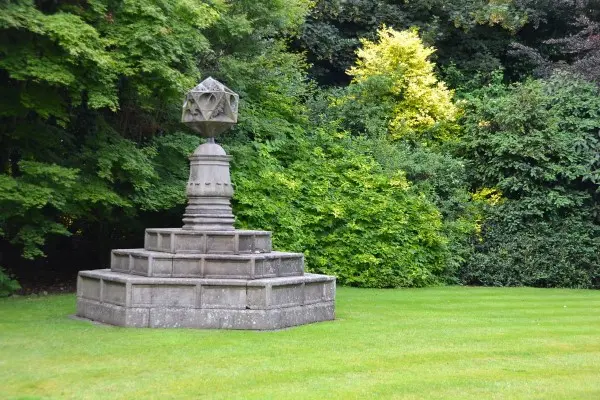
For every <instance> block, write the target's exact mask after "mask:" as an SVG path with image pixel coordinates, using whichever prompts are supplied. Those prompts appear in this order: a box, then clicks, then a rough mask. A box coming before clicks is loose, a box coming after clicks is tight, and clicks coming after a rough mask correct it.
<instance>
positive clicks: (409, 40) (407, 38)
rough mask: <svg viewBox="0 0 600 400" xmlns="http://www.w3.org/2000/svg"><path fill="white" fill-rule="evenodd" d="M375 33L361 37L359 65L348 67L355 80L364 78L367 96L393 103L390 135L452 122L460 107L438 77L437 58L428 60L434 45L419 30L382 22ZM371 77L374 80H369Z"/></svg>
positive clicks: (415, 133) (412, 133)
mask: <svg viewBox="0 0 600 400" xmlns="http://www.w3.org/2000/svg"><path fill="white" fill-rule="evenodd" d="M377 34H378V41H377V43H375V42H371V41H369V40H361V44H362V47H361V48H360V49H359V50H358V51H357V55H358V60H357V62H356V65H355V66H353V67H352V68H350V69H349V70H348V71H347V73H348V74H349V75H351V76H352V77H353V83H357V84H359V85H360V84H363V91H365V92H366V95H367V96H366V97H367V101H373V100H376V99H377V98H378V97H379V98H381V99H385V100H387V101H390V102H391V103H392V104H393V112H392V114H391V116H390V127H389V132H390V137H391V138H392V139H400V138H403V137H418V136H419V134H421V133H422V132H424V131H427V130H431V128H433V127H434V126H436V125H439V124H443V123H448V122H452V121H453V120H454V119H455V118H456V113H457V110H456V107H455V106H454V103H453V102H452V92H451V91H449V90H448V89H447V88H446V86H445V84H444V83H443V82H439V81H438V80H437V78H436V77H435V75H434V73H433V69H434V64H433V63H432V62H431V61H429V60H428V58H429V57H430V56H431V54H433V52H434V49H433V48H430V47H425V46H424V45H423V42H422V41H421V39H420V38H419V36H418V34H417V32H416V31H402V32H398V31H395V30H393V29H390V28H386V27H384V28H382V29H380V30H379V31H377ZM372 79H375V82H376V85H374V84H366V85H365V83H366V82H368V81H369V80H372ZM363 97H364V96H363ZM353 100H354V99H352V98H351V99H350V101H353ZM441 139H443V136H442V138H441Z"/></svg>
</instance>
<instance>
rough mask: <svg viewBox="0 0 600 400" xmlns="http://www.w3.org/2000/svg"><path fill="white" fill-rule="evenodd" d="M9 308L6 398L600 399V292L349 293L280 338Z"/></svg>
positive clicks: (68, 304) (37, 306) (0, 390)
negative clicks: (129, 325)
mask: <svg viewBox="0 0 600 400" xmlns="http://www.w3.org/2000/svg"><path fill="white" fill-rule="evenodd" d="M74 309H75V297H74V296H73V295H61V296H49V297H36V298H31V297H30V298H16V299H15V298H11V299H3V300H0V398H2V399H197V398H215V399H235V398H244V399H265V398H267V399H268V398H271V399H283V398H286V399H299V398H302V399H304V398H311V399H323V398H326V399H353V398H406V399H491V398H497V399H504V398H506V399H509V398H510V399H512V398H517V399H518V398H521V399H600V292H598V291H585V290H556V289H530V288H514V289H499V288H461V287H446V288H430V289H415V290H364V289H363V290H361V289H350V288H339V289H338V297H337V320H336V321H334V322H326V323H320V324H315V325H308V326H303V327H298V328H294V329H289V330H284V331H278V332H239V331H197V330H150V329H124V328H115V327H110V326H100V325H93V324H91V323H89V322H86V321H77V320H73V319H69V318H67V316H68V315H69V314H72V313H73V312H74Z"/></svg>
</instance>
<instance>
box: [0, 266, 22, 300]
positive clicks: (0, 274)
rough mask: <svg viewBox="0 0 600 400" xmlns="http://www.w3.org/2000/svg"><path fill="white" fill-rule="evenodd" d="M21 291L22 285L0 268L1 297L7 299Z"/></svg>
mask: <svg viewBox="0 0 600 400" xmlns="http://www.w3.org/2000/svg"><path fill="white" fill-rule="evenodd" d="M19 289H21V285H19V282H17V281H16V280H15V279H13V278H12V276H11V275H10V274H9V273H8V272H6V271H5V270H4V269H3V268H2V267H0V297H6V296H9V295H10V294H12V293H13V292H15V291H17V290H19Z"/></svg>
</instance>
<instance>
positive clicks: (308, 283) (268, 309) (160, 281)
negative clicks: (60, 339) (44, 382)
mask: <svg viewBox="0 0 600 400" xmlns="http://www.w3.org/2000/svg"><path fill="white" fill-rule="evenodd" d="M77 295H78V301H77V315H78V316H80V317H83V318H88V319H92V320H94V321H100V322H104V323H108V324H113V325H119V326H131V327H161V328H177V327H186V328H219V329H220V328H228V329H280V328H284V327H288V326H295V325H300V324H305V323H311V322H317V321H325V320H330V319H333V318H334V301H335V278H333V277H329V276H324V275H315V274H305V275H303V276H297V277H286V278H266V279H255V280H246V279H200V278H151V277H138V276H133V275H128V274H122V273H117V272H112V271H110V270H95V271H81V272H80V274H79V282H78V293H77Z"/></svg>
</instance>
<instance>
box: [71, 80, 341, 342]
mask: <svg viewBox="0 0 600 400" xmlns="http://www.w3.org/2000/svg"><path fill="white" fill-rule="evenodd" d="M238 102H239V97H238V95H237V94H236V93H234V92H233V91H231V89H229V88H227V87H226V86H224V85H223V84H221V83H220V82H218V81H216V80H214V79H212V78H207V79H206V80H204V81H203V82H202V83H200V84H199V85H198V86H196V87H195V88H193V89H192V90H191V91H190V92H189V93H187V95H186V98H185V102H184V104H183V116H182V122H183V123H185V124H186V125H187V126H189V127H190V128H191V129H193V130H194V131H196V132H198V133H199V134H200V135H201V136H203V137H205V138H207V142H206V143H204V144H202V145H200V146H199V147H198V148H197V149H196V150H195V151H194V154H193V155H192V156H191V157H190V178H189V181H188V184H187V190H186V193H187V197H188V205H187V207H186V210H185V214H184V215H183V227H182V228H152V229H146V233H145V240H144V248H143V249H120V250H113V251H112V254H111V263H110V269H100V270H92V271H80V272H79V276H78V278H77V315H78V316H79V317H83V318H87V319H90V320H93V321H98V322H102V323H106V324H112V325H119V326H127V327H150V328H214V329H256V330H269V329H281V328H286V327H291V326H296V325H302V324H308V323H312V322H318V321H326V320H332V319H334V314H335V278H334V277H331V276H326V275H316V274H309V273H305V272H304V256H303V254H302V253H284V252H278V251H272V246H271V232H268V231H250V230H236V229H235V228H234V226H233V224H234V215H233V213H232V210H231V203H230V201H231V198H232V196H233V186H232V184H231V179H230V174H229V162H230V160H231V157H230V156H228V155H227V154H226V153H225V150H223V148H222V147H221V146H219V145H218V144H216V143H215V140H214V138H215V136H217V135H218V134H220V133H223V132H225V131H226V130H227V129H229V128H230V127H231V126H232V125H234V124H235V123H236V122H237V111H238Z"/></svg>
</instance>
